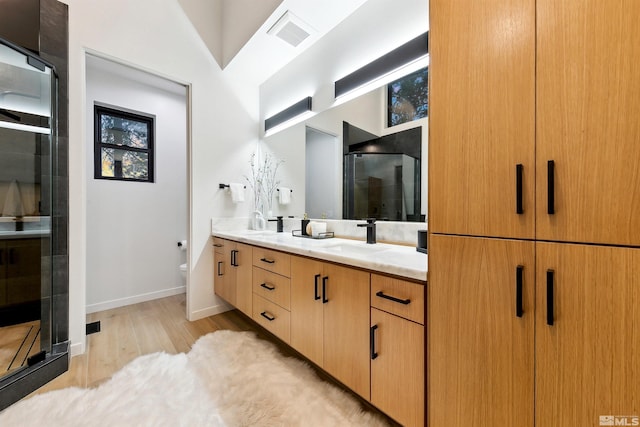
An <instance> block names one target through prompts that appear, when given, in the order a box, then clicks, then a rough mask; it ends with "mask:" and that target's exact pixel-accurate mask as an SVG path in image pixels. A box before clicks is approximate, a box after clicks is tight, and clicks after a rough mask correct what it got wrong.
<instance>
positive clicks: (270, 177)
mask: <svg viewBox="0 0 640 427" xmlns="http://www.w3.org/2000/svg"><path fill="white" fill-rule="evenodd" d="M282 163H284V160H280V159H277V158H276V157H274V156H272V155H271V154H269V153H266V154H265V155H264V158H263V159H262V161H258V160H256V153H253V154H251V158H250V160H249V164H250V165H251V175H250V176H247V175H245V179H246V180H247V182H248V183H249V186H250V187H251V190H252V191H253V205H254V208H255V210H256V211H259V212H263V211H264V208H265V202H266V208H267V211H268V212H271V211H272V207H273V196H274V193H275V191H276V188H277V187H278V185H279V184H280V180H279V179H278V178H277V173H278V168H279V167H280V165H281V164H282Z"/></svg>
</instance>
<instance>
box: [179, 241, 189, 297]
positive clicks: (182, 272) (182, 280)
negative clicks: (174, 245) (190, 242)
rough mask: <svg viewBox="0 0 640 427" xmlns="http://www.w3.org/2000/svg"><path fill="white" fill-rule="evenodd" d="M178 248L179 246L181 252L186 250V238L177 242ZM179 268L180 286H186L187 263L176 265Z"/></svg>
mask: <svg viewBox="0 0 640 427" xmlns="http://www.w3.org/2000/svg"><path fill="white" fill-rule="evenodd" d="M178 248H180V251H181V252H186V251H187V241H186V240H182V241H180V242H178ZM178 268H179V270H180V284H181V285H182V286H186V285H187V263H186V262H185V263H184V264H180V267H178Z"/></svg>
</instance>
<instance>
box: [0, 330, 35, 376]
mask: <svg viewBox="0 0 640 427" xmlns="http://www.w3.org/2000/svg"><path fill="white" fill-rule="evenodd" d="M38 352H40V321H39V320H34V321H32V322H26V323H20V324H18V325H11V326H3V327H2V328H0V376H2V375H6V374H7V373H9V372H11V371H14V370H16V369H18V368H20V367H21V366H23V365H26V364H27V358H28V357H29V356H33V355H34V354H36V353H38Z"/></svg>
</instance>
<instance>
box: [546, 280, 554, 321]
mask: <svg viewBox="0 0 640 427" xmlns="http://www.w3.org/2000/svg"><path fill="white" fill-rule="evenodd" d="M553 274H554V271H553V270H547V325H549V326H553Z"/></svg>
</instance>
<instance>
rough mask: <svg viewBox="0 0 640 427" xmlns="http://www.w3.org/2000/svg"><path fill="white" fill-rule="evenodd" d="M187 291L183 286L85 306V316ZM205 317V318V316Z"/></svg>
mask: <svg viewBox="0 0 640 427" xmlns="http://www.w3.org/2000/svg"><path fill="white" fill-rule="evenodd" d="M186 291H187V289H186V287H185V286H178V287H177V288H171V289H164V290H162V291H156V292H149V293H147V294H141V295H134V296H132V297H126V298H119V299H114V300H111V301H105V302H100V303H97V304H90V305H87V314H90V313H95V312H98V311H104V310H111V309H112V308H118V307H124V306H125V305H131V304H138V303H140V302H145V301H151V300H154V299H158V298H165V297H170V296H173V295H178V294H183V293H185V292H186ZM205 317H206V316H205Z"/></svg>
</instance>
